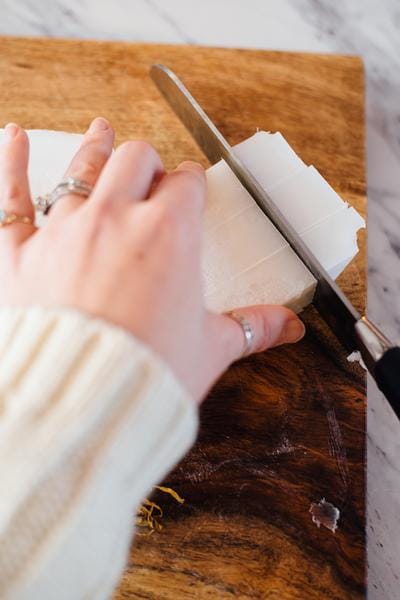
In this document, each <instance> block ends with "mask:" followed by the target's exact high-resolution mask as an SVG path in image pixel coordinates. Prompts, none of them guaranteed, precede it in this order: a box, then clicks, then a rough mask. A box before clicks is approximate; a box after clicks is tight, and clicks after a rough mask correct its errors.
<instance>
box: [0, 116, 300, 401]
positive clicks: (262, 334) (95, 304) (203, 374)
mask: <svg viewBox="0 0 400 600" xmlns="http://www.w3.org/2000/svg"><path fill="white" fill-rule="evenodd" d="M113 141H114V132H113V130H112V128H111V127H110V126H109V124H108V123H107V121H105V120H104V119H101V118H97V119H95V120H94V121H93V123H92V124H91V126H90V128H89V130H88V131H87V133H86V134H85V137H84V140H83V143H82V146H81V148H80V150H79V151H78V153H77V154H76V156H75V157H74V159H73V161H72V163H71V165H70V166H69V168H68V171H67V173H66V175H70V176H73V177H77V178H79V179H83V180H84V181H86V182H88V183H89V184H91V185H94V190H93V193H92V194H91V196H90V197H89V198H88V199H83V198H82V197H80V196H77V195H70V196H65V197H63V198H61V199H60V200H59V201H58V202H57V204H56V205H55V206H54V207H53V209H52V210H51V213H50V216H49V219H48V221H47V222H46V224H45V225H44V226H43V228H41V229H40V230H36V228H35V227H33V226H31V225H27V224H23V223H14V224H12V225H9V226H7V227H3V228H0V254H1V257H2V259H1V261H0V280H1V289H0V304H3V305H4V304H8V305H32V304H40V305H45V306H69V307H74V308H76V309H79V310H81V311H84V312H86V313H88V314H90V315H94V316H96V317H101V318H103V319H105V320H107V321H110V322H112V323H114V324H116V325H119V326H121V327H123V328H125V329H127V330H128V331H130V332H131V333H132V334H134V335H135V336H136V337H137V338H139V339H141V340H142V341H143V342H145V343H146V344H148V345H149V346H150V347H152V348H153V350H154V351H155V352H156V353H158V354H159V355H160V356H161V357H162V358H163V359H164V360H165V361H166V362H167V363H168V364H169V366H170V367H171V368H172V370H173V371H174V372H175V373H176V375H177V376H178V377H179V378H180V380H181V381H182V382H183V384H184V385H185V386H186V387H187V388H188V390H189V391H190V392H191V394H192V395H193V396H194V398H196V400H200V399H202V398H203V397H204V395H205V393H206V392H207V390H208V389H209V388H210V386H211V385H212V384H213V382H214V381H215V380H216V379H217V378H218V377H219V376H220V375H221V374H222V372H223V371H224V370H225V369H226V368H227V367H228V366H229V365H230V364H231V363H232V362H233V361H235V360H236V359H237V358H239V357H240V356H241V354H242V352H243V349H244V335H243V331H242V328H241V327H240V326H239V325H238V323H237V322H235V321H234V320H233V319H231V318H230V317H227V316H226V315H217V314H213V313H211V312H209V311H207V310H206V308H205V306H204V299H203V293H202V278H201V264H200V263H201V242H202V211H203V206H204V199H205V192H206V180H205V175H204V170H203V169H202V167H201V166H200V165H198V164H196V163H192V162H185V163H182V164H181V165H180V166H179V167H178V168H177V169H176V170H175V171H173V172H172V173H169V174H166V173H165V172H164V169H163V165H162V162H161V160H160V157H159V156H158V154H157V153H156V151H155V150H154V149H153V148H152V147H151V146H149V145H148V144H147V143H145V142H140V141H132V142H126V143H124V144H122V145H121V146H119V147H118V148H117V150H116V152H115V153H113V154H111V152H112V146H113ZM28 152H29V150H28V138H27V135H26V133H25V132H24V131H23V130H22V129H21V128H19V127H17V126H16V125H13V124H10V125H8V126H7V127H6V140H5V142H4V143H3V146H2V148H1V151H0V208H3V209H5V210H7V211H10V212H14V213H16V214H18V215H24V216H25V215H26V216H30V217H32V218H33V215H34V211H33V206H32V201H31V198H30V193H29V184H28V179H27V164H28ZM239 312H240V314H242V315H243V316H244V317H245V318H246V319H247V320H248V321H249V322H250V324H251V326H252V328H253V330H254V333H255V339H254V342H253V351H254V352H260V351H262V350H265V349H267V348H270V347H272V346H276V345H278V344H283V343H287V342H289V343H291V342H295V341H297V340H298V339H300V338H301V337H302V336H303V334H304V325H303V324H302V322H301V321H300V320H299V319H298V318H297V317H296V315H295V314H294V313H293V312H291V311H290V310H288V309H286V308H283V307H279V306H256V307H247V308H242V309H240V310H239Z"/></svg>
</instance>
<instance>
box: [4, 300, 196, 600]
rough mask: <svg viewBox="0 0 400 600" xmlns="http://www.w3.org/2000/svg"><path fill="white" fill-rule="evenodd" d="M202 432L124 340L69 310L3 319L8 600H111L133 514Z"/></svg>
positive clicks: (185, 403)
mask: <svg viewBox="0 0 400 600" xmlns="http://www.w3.org/2000/svg"><path fill="white" fill-rule="evenodd" d="M197 422H198V416H197V410H196V407H195V404H194V402H193V401H192V399H191V398H190V397H189V395H188V394H187V392H186V391H185V390H184V389H183V388H182V386H181V385H180V384H179V382H178V381H177V380H176V379H175V377H174V376H173V374H172V373H171V371H170V370H169V369H168V368H167V366H166V365H165V364H163V363H162V361H161V360H159V359H158V358H157V357H156V356H155V355H154V354H153V353H152V352H151V351H150V350H149V349H148V348H147V347H145V346H144V345H143V344H142V343H140V342H138V341H137V340H136V339H135V338H134V337H133V336H131V335H130V334H128V333H126V332H125V331H124V330H122V329H119V328H117V327H114V326H113V325H110V324H108V323H106V322H104V321H101V320H98V319H93V318H89V317H87V316H85V315H83V314H81V313H80V312H78V311H74V310H69V309H44V308H41V307H31V308H27V309H21V308H2V309H0V485H1V493H0V597H1V598H2V599H3V598H12V599H14V598H15V599H18V600H19V599H21V600H22V599H24V600H25V599H26V600H28V599H29V600H35V599H40V600H53V599H54V600H64V599H65V600H67V599H68V600H79V599H81V598H82V599H83V598H85V599H89V598H90V599H93V598H96V599H97V598H109V597H110V595H111V594H112V591H113V588H114V587H115V585H116V584H117V583H118V580H119V577H120V574H121V571H122V570H123V568H124V565H125V562H126V560H127V556H128V550H129V546H130V542H131V538H132V534H133V528H134V521H135V509H136V508H137V506H138V505H139V504H140V502H141V500H142V499H143V497H144V496H145V495H146V494H147V493H148V492H149V491H150V490H151V488H152V486H153V485H154V484H155V483H157V482H159V481H160V480H161V479H162V477H163V476H164V475H166V473H167V472H168V471H169V470H170V469H171V468H172V466H173V465H174V464H175V463H176V462H177V461H178V460H179V459H180V458H181V457H182V456H183V454H184V453H185V452H186V451H187V450H188V448H189V447H190V445H191V444H192V443H193V441H194V438H195V435H196V431H197Z"/></svg>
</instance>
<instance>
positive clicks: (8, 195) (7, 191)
mask: <svg viewBox="0 0 400 600" xmlns="http://www.w3.org/2000/svg"><path fill="white" fill-rule="evenodd" d="M2 196H3V198H4V199H5V200H7V201H11V202H14V201H18V200H20V199H21V197H22V187H21V184H20V183H19V182H18V181H12V182H9V183H6V184H5V185H4V186H3V193H2Z"/></svg>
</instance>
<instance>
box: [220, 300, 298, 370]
mask: <svg viewBox="0 0 400 600" xmlns="http://www.w3.org/2000/svg"><path fill="white" fill-rule="evenodd" d="M235 312H236V313H238V314H240V315H241V316H243V317H244V318H245V319H246V320H247V321H248V323H249V324H250V327H251V328H252V330H253V333H254V340H253V343H252V348H251V352H250V353H251V354H253V353H255V352H262V351H264V350H267V349H268V348H273V347H275V346H279V345H281V344H294V343H295V342H298V341H299V340H301V339H302V337H303V336H304V334H305V326H304V323H303V322H302V321H301V320H300V319H299V318H298V317H297V316H296V314H295V313H294V312H293V311H291V310H289V309H288V308H285V307H283V306H273V305H270V306H268V305H260V306H248V307H246V308H239V309H238V310H235ZM212 317H214V323H213V328H212V329H213V336H214V344H216V345H217V347H219V351H220V353H221V357H222V362H223V363H225V365H226V366H227V365H229V364H231V363H232V362H234V361H235V360H238V359H239V358H241V357H242V356H243V352H244V350H245V348H246V343H245V337H244V333H243V328H242V326H241V325H240V324H239V323H238V322H237V321H235V320H234V319H233V318H232V317H229V316H228V315H212Z"/></svg>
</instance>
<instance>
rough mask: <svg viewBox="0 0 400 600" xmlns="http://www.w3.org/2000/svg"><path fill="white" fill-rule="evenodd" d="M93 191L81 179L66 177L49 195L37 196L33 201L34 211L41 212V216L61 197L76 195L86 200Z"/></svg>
mask: <svg viewBox="0 0 400 600" xmlns="http://www.w3.org/2000/svg"><path fill="white" fill-rule="evenodd" d="M92 191H93V187H92V186H91V185H89V184H88V183H86V181H83V180H82V179H77V178H76V177H66V178H65V179H62V180H61V181H60V183H59V184H58V185H57V186H56V187H55V188H54V190H53V191H52V192H50V194H45V195H44V196H38V197H37V198H35V200H34V201H33V204H34V206H35V208H36V210H38V211H40V212H42V213H43V214H45V215H46V214H47V213H48V212H49V210H50V209H51V207H52V206H53V205H54V204H55V203H56V202H57V200H59V199H60V198H62V197H63V196H67V195H69V194H77V195H78V196H84V197H85V198H87V197H88V196H90V194H91V193H92Z"/></svg>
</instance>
